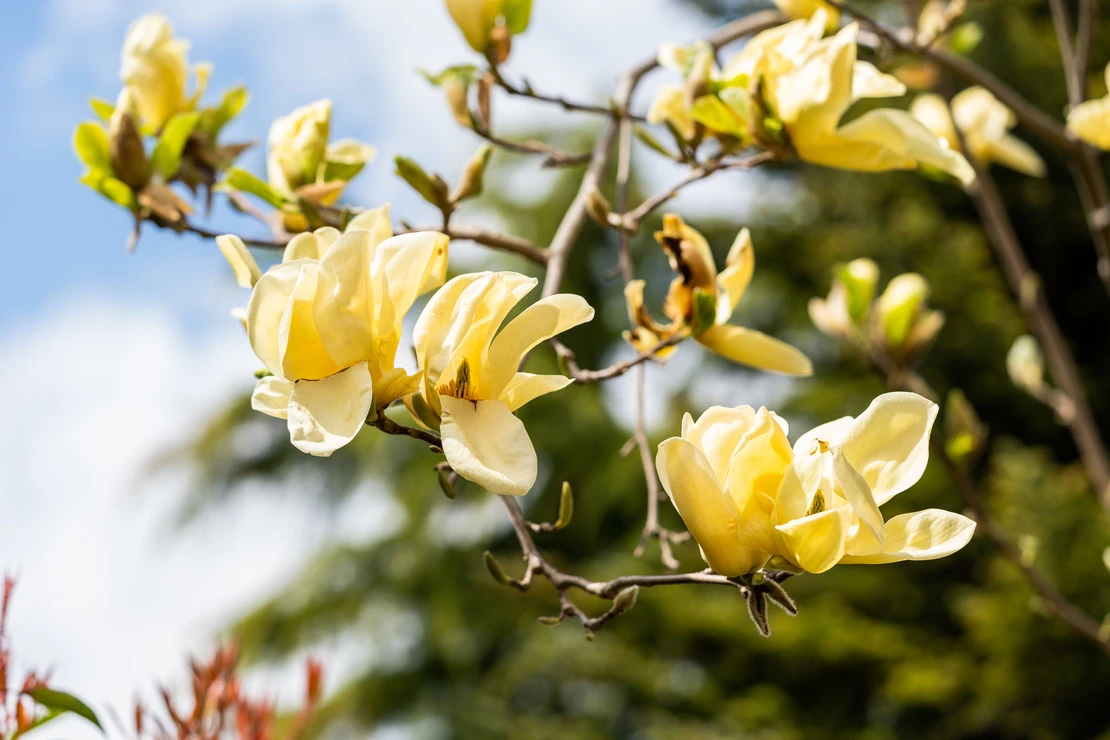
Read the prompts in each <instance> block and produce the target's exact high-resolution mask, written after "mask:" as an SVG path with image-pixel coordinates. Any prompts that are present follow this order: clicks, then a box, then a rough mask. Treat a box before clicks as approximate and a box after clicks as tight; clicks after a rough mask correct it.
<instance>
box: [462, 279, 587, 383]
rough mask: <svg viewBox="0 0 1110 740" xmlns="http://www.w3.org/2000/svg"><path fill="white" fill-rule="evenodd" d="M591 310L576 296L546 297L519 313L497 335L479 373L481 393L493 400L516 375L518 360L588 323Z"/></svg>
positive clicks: (584, 301) (560, 294) (564, 294)
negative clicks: (481, 377) (551, 339)
mask: <svg viewBox="0 0 1110 740" xmlns="http://www.w3.org/2000/svg"><path fill="white" fill-rule="evenodd" d="M593 317H594V310H593V308H592V307H591V306H590V304H588V303H586V299H585V298H583V297H582V296H579V295H571V294H569V293H559V294H558V295H553V296H548V297H547V298H543V299H541V300H539V301H536V302H535V303H534V304H532V305H531V306H529V307H528V308H526V309H524V310H523V311H521V312H520V315H518V316H517V317H516V318H514V319H513V320H512V321H510V322H509V323H508V324H506V325H505V328H504V329H502V330H501V331H500V332H498V334H497V336H496V337H495V338H494V340H493V342H492V343H491V344H490V348H489V358H488V359H487V360H486V365H485V368H483V371H482V376H483V379H482V393H483V395H485V396H488V397H490V398H497V397H499V396H500V395H501V392H502V390H503V389H504V388H505V386H506V385H507V384H508V382H509V380H510V379H512V377H513V376H514V375H515V374H516V371H517V367H518V366H519V365H520V360H521V358H523V357H524V355H525V354H526V353H527V352H529V351H530V350H531V349H532V348H533V347H535V346H536V345H537V344H539V343H540V342H542V341H544V340H547V339H550V338H551V337H553V336H555V335H556V334H560V333H562V332H564V331H566V330H567V329H570V328H572V327H575V326H578V325H579V324H583V323H585V322H587V321H590V320H591V319H592V318H593Z"/></svg>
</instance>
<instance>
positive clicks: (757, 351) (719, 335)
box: [697, 324, 813, 375]
mask: <svg viewBox="0 0 1110 740" xmlns="http://www.w3.org/2000/svg"><path fill="white" fill-rule="evenodd" d="M697 339H698V341H699V342H701V343H702V344H703V345H705V346H706V347H708V348H709V349H711V350H713V351H714V352H716V353H717V354H719V355H721V356H722V357H725V358H727V359H729V360H732V361H733V362H739V363H740V364H742V365H749V366H751V367H756V368H760V369H761V370H771V371H773V372H777V373H785V374H787V375H812V374H813V365H812V364H811V363H810V361H809V358H807V357H806V356H805V355H803V354H802V353H801V352H799V351H798V350H796V349H794V348H793V347H791V346H790V345H789V344H787V343H786V342H781V341H779V340H778V339H775V338H773V337H769V336H767V335H766V334H764V333H763V332H759V331H756V330H754V329H747V328H744V327H742V326H733V325H732V324H717V325H716V326H713V327H710V328H709V329H708V330H706V331H705V332H703V333H702V334H701V335H699V336H698V338H697Z"/></svg>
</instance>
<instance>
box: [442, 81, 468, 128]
mask: <svg viewBox="0 0 1110 740" xmlns="http://www.w3.org/2000/svg"><path fill="white" fill-rule="evenodd" d="M469 91H470V85H468V84H467V83H466V82H465V81H464V80H463V79H462V78H461V77H454V78H452V79H450V80H447V81H446V82H444V83H443V94H444V96H445V97H446V98H447V105H448V106H449V107H450V108H451V115H452V116H454V117H455V120H456V121H457V122H458V124H459V125H460V126H465V127H466V128H471V127H472V126H473V125H474V122H473V121H472V120H471V118H470V106H469V104H468V102H467V94H468V93H469Z"/></svg>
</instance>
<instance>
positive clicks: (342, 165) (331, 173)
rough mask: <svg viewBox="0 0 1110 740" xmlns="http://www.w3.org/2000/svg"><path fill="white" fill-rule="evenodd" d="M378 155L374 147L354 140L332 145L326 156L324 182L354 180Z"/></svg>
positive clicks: (345, 140)
mask: <svg viewBox="0 0 1110 740" xmlns="http://www.w3.org/2000/svg"><path fill="white" fill-rule="evenodd" d="M376 154H377V151H375V149H374V147H372V146H370V145H369V144H363V143H362V142H361V141H355V140H354V139H344V140H342V141H337V142H335V143H333V144H330V145H329V146H328V148H327V152H326V154H325V156H324V182H331V181H332V180H347V181H350V180H352V179H354V177H355V175H357V174H358V173H360V172H362V168H363V167H365V166H366V164H367V163H368V162H371V161H373V159H374V157H375V155H376Z"/></svg>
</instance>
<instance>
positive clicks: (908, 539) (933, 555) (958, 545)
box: [841, 509, 975, 564]
mask: <svg viewBox="0 0 1110 740" xmlns="http://www.w3.org/2000/svg"><path fill="white" fill-rule="evenodd" d="M974 534H975V522H974V521H972V520H971V519H968V518H967V517H966V516H962V515H960V514H954V513H952V512H950V511H942V510H941V509H926V510H924V511H918V512H914V513H912V514H902V515H900V516H896V517H894V518H892V519H891V520H890V521H888V522H887V523H886V546H885V547H884V548H883V551H882V552H880V553H876V554H873V555H846V556H844V558H843V559H842V560H841V562H842V563H845V564H848V563H870V564H878V563H897V562H899V561H901V560H935V559H937V558H943V557H945V556H948V555H951V554H952V553H954V552H957V551H958V550H960V549H962V548H963V547H964V545H966V544H967V543H968V542H970V541H971V537H972V535H974Z"/></svg>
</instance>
